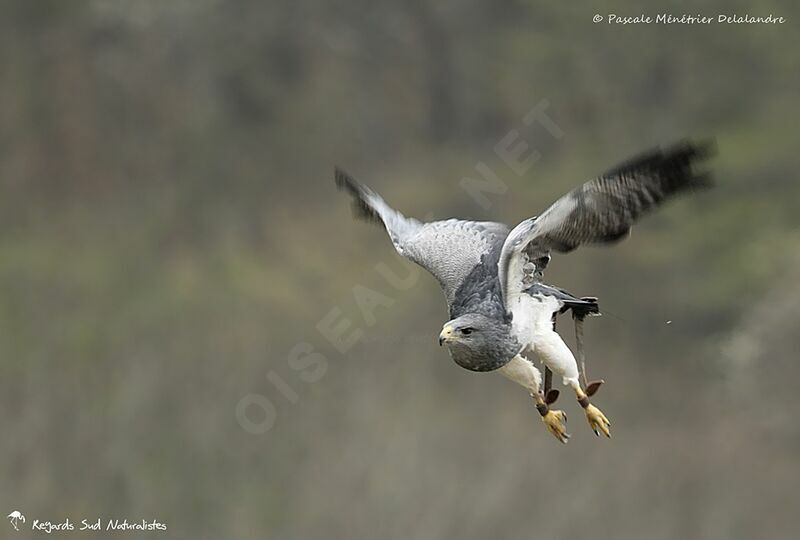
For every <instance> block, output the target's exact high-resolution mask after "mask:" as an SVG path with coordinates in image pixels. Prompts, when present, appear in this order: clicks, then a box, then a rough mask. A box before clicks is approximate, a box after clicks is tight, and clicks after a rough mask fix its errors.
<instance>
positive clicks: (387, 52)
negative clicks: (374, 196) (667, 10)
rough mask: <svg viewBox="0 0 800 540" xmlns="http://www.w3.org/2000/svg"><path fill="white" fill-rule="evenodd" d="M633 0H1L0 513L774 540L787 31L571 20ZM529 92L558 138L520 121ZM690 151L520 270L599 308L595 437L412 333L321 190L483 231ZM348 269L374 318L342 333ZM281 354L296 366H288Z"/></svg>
mask: <svg viewBox="0 0 800 540" xmlns="http://www.w3.org/2000/svg"><path fill="white" fill-rule="evenodd" d="M567 4H569V5H567ZM642 9H643V8H642V7H641V5H640V4H638V3H634V2H631V1H620V2H615V3H613V4H611V3H608V4H606V5H605V6H603V5H602V4H601V6H597V5H594V6H589V5H585V4H583V3H578V4H575V3H561V4H558V3H552V2H547V3H545V2H541V3H535V4H534V3H529V2H522V1H518V0H499V1H495V2H476V1H467V2H459V3H454V2H443V3H441V2H425V1H424V0H408V1H403V2H385V1H377V2H375V1H371V2H368V1H366V0H354V1H351V2H347V3H330V2H323V1H321V0H301V1H294V2H291V1H275V2H223V1H221V0H191V1H189V0H181V1H178V0H175V1H172V2H159V1H155V0H138V1H137V0H116V1H111V0H108V1H104V0H96V1H84V2H63V1H57V0H38V1H31V0H18V1H14V0H8V1H4V2H2V3H0V74H1V75H0V190H1V191H0V193H1V196H0V225H2V228H0V295H1V296H0V298H1V301H0V368H2V375H0V381H2V382H0V428H2V433H3V435H2V447H0V448H1V449H2V450H1V453H0V464H2V469H0V470H2V478H1V481H0V485H2V490H1V491H0V508H2V509H7V510H8V512H10V511H11V510H13V509H19V510H21V511H22V512H23V513H24V514H26V515H27V516H28V519H29V520H30V519H32V518H37V517H38V518H39V519H63V518H64V517H68V516H69V517H70V518H71V519H72V520H75V519H78V521H79V520H80V518H81V517H84V516H86V517H92V516H105V517H119V518H122V517H128V518H129V519H131V518H132V519H140V518H142V517H145V518H156V519H160V520H161V521H163V522H166V523H167V524H168V526H169V531H168V533H167V535H168V537H170V538H264V537H268V538H304V539H305V538H403V539H405V538H487V537H497V538H523V537H524V538H531V537H533V538H539V537H542V538H560V539H570V538H587V537H592V538H616V539H620V538H631V539H640V538H647V539H661V538H663V539H671V538H677V537H682V538H720V539H739V538H741V539H746V538H754V537H760V538H793V537H794V534H796V530H797V527H798V525H800V518H798V516H797V497H796V492H797V483H798V480H800V463H798V455H799V452H800V428H798V426H799V425H800V424H799V423H798V421H797V418H798V416H797V415H798V413H800V401H798V399H797V390H796V387H797V384H796V381H797V380H798V379H800V367H799V366H798V362H797V350H798V349H797V346H798V344H799V343H798V338H797V329H798V326H799V325H798V322H799V321H800V307H799V306H800V235H798V225H800V202H799V201H800V184H799V183H798V182H797V174H796V171H797V170H798V167H800V157H798V152H797V148H796V146H797V126H798V124H800V108H799V107H798V94H797V89H798V87H799V86H800V70H798V67H800V63H799V62H798V60H800V49H798V48H797V47H796V35H797V27H796V24H797V22H798V21H800V11H799V10H798V9H797V7H796V6H795V4H794V3H791V2H788V1H776V2H765V1H753V2H743V1H742V2H733V3H731V2H719V1H718V2H711V3H708V4H707V5H706V6H705V7H703V8H702V13H706V14H710V15H716V14H717V13H727V12H736V13H739V14H744V13H745V12H749V13H751V14H754V15H766V14H768V13H769V12H772V13H774V14H775V15H781V16H784V17H786V18H787V19H788V23H787V24H784V25H780V26H755V25H711V26H708V27H699V26H676V25H672V26H654V25H653V26H626V27H616V26H615V27H609V26H607V25H605V24H597V25H596V24H592V22H591V17H592V15H593V14H594V13H595V12H597V13H601V14H605V13H608V12H615V13H620V14H623V13H624V14H638V13H639V12H640V11H642ZM653 9H655V8H653ZM696 9H699V8H696ZM671 12H672V13H675V14H680V13H682V11H679V10H677V8H676V10H673V11H671ZM692 12H694V11H692ZM653 13H656V12H653ZM542 99H546V100H547V101H548V102H549V103H550V108H549V109H548V112H549V113H550V114H551V115H552V116H553V118H554V119H555V120H556V121H557V122H558V125H559V126H560V127H561V128H562V129H563V130H564V132H565V134H566V135H565V137H564V138H563V139H561V140H554V139H553V138H552V137H550V136H549V135H548V134H547V133H546V132H544V131H542V130H537V129H534V128H530V129H526V128H524V126H522V125H521V119H522V116H523V115H524V114H525V113H526V112H527V111H528V110H530V108H531V107H533V106H534V105H536V104H537V103H538V102H540V100H542ZM512 128H513V129H518V130H520V132H521V134H522V135H523V136H524V137H525V139H526V140H528V141H529V143H530V144H531V146H532V147H534V148H536V149H538V150H539V151H540V152H541V154H542V159H541V160H540V161H538V162H537V163H536V165H535V166H534V167H533V169H532V171H531V173H530V174H528V175H525V176H524V177H518V176H517V175H516V174H514V173H513V172H512V171H511V170H510V169H508V167H507V166H505V165H504V164H503V163H502V162H501V161H500V160H499V159H498V158H497V156H496V155H495V154H494V152H493V150H492V148H493V146H494V145H495V143H496V142H497V141H498V140H500V138H501V137H502V136H504V135H505V134H506V133H507V132H508V131H509V130H510V129H512ZM687 135H688V136H706V135H714V136H716V139H717V143H718V148H719V155H718V157H717V159H716V161H715V170H716V176H717V179H718V182H719V186H718V188H717V189H716V190H714V191H713V192H710V193H706V194H703V195H701V196H698V197H695V198H692V199H690V200H683V201H678V202H676V203H675V204H672V205H671V206H670V207H669V208H668V209H667V210H666V211H663V212H661V213H659V214H657V215H655V216H652V217H650V218H648V219H647V220H646V221H645V222H643V223H642V224H641V226H639V227H637V228H636V229H635V231H634V234H633V237H632V238H631V239H630V240H628V241H627V242H625V243H623V244H621V245H619V246H617V247H616V248H615V249H612V250H599V249H586V250H582V251H580V252H577V253H575V254H572V255H570V256H569V257H561V258H557V259H554V261H553V263H552V264H551V268H550V271H549V275H548V278H549V281H550V282H552V283H554V284H557V285H560V286H563V287H565V288H567V289H569V290H571V291H573V292H575V293H577V294H583V295H588V294H593V295H597V296H599V297H600V300H601V307H603V309H604V311H605V313H606V316H604V317H602V318H599V319H593V320H591V321H590V322H589V324H588V325H587V346H588V353H589V366H590V372H591V374H592V375H594V376H597V377H600V376H602V377H604V378H605V379H606V380H607V385H606V386H605V387H604V388H603V390H602V391H601V392H600V393H599V395H598V399H597V401H598V403H599V404H600V405H601V406H602V407H603V408H604V410H605V411H606V412H607V413H608V415H609V417H610V418H611V420H612V422H613V424H614V426H613V433H614V439H613V440H611V441H606V440H596V439H595V438H594V436H593V435H591V432H590V431H589V429H588V428H587V426H586V425H585V424H584V420H583V419H582V418H581V413H580V411H579V409H578V408H577V406H576V405H575V404H574V403H572V402H571V400H569V399H566V398H564V403H563V407H564V408H565V409H566V410H567V411H568V413H569V414H570V415H571V416H570V428H571V431H572V433H573V439H572V441H571V442H570V444H569V445H568V446H566V447H561V446H559V445H558V444H557V443H556V442H555V441H554V440H553V439H552V438H551V437H550V436H549V435H548V434H546V432H545V430H544V429H543V427H542V426H541V425H540V421H539V419H538V416H537V414H536V411H535V409H534V408H533V406H532V404H531V402H530V399H529V398H528V397H527V395H526V394H525V392H524V391H522V390H521V389H520V388H518V387H515V386H514V385H513V384H512V383H510V382H508V381H505V380H502V379H501V378H500V377H498V376H493V375H475V374H470V373H468V372H466V371H463V370H461V369H459V368H457V367H456V366H455V365H454V364H452V362H451V361H450V360H449V359H448V358H447V356H446V353H445V352H444V351H443V350H441V349H439V348H438V347H436V346H435V337H436V335H437V334H438V330H439V328H440V325H441V324H442V323H443V322H444V321H445V320H446V312H445V308H444V302H443V300H442V297H441V294H440V292H439V290H438V287H437V285H436V283H435V281H434V280H433V279H432V278H430V277H429V276H427V275H423V274H420V276H419V280H418V282H417V283H416V284H415V285H414V286H413V287H411V288H410V289H409V290H407V291H397V290H395V289H393V288H392V287H391V286H389V285H387V283H386V282H385V281H384V280H383V278H381V276H380V274H379V273H378V272H376V270H375V265H376V264H378V263H381V262H383V263H385V264H387V265H388V266H389V267H390V268H392V269H394V270H395V271H397V272H398V273H400V274H402V273H403V270H402V268H403V267H402V266H401V264H402V263H401V260H400V258H399V257H398V256H397V255H395V254H394V253H393V251H392V249H391V245H390V243H389V241H388V239H387V238H386V237H385V235H384V234H383V233H382V231H381V230H380V229H378V228H375V227H370V226H367V225H365V224H363V223H356V222H354V221H353V220H352V219H351V216H350V213H349V208H348V205H347V203H346V200H345V199H344V197H343V196H341V195H339V194H337V193H336V192H335V189H334V186H333V181H332V170H333V166H334V165H335V164H340V165H342V166H344V167H345V168H347V169H348V170H350V171H352V172H353V173H354V174H355V175H356V176H357V177H359V178H360V179H362V180H363V181H365V182H368V183H370V184H371V185H372V186H373V187H374V188H376V189H377V190H378V191H380V192H381V193H382V194H383V195H384V196H385V197H386V198H387V200H388V201H389V202H390V203H392V204H394V205H395V206H397V207H398V208H399V209H401V210H403V211H405V212H406V213H408V214H410V215H415V216H417V217H422V216H425V215H426V214H428V213H429V212H430V213H431V214H432V215H433V216H435V217H437V218H445V217H450V216H459V217H475V218H481V219H496V220H501V221H506V222H508V223H511V224H514V223H516V222H518V221H519V220H521V219H523V218H525V217H528V216H530V215H534V214H536V213H537V212H539V211H540V210H541V209H543V208H544V207H545V206H546V205H547V204H549V202H550V201H552V200H553V199H554V198H555V197H557V196H558V195H559V194H560V193H562V192H564V191H565V190H567V189H569V188H570V187H572V186H573V185H575V184H576V183H578V182H580V181H583V180H586V179H588V178H590V177H591V176H593V175H594V174H597V173H599V172H602V171H603V170H605V169H606V168H608V167H610V166H612V165H614V164H615V163H616V162H617V161H619V160H621V159H624V158H626V157H628V156H630V155H631V154H634V153H635V152H638V151H640V150H643V149H646V148H649V147H651V146H654V145H656V144H662V143H668V142H670V141H673V140H675V139H678V138H681V137H684V136H687ZM479 161H484V162H486V163H487V164H488V165H489V166H490V167H491V168H492V169H493V170H495V171H496V172H497V174H498V175H499V176H500V177H501V178H502V179H503V181H504V182H506V183H507V184H508V186H509V190H508V192H507V193H506V194H504V195H501V196H492V197H491V200H492V206H491V207H490V208H489V209H487V210H484V209H483V208H481V207H480V206H478V205H477V204H475V202H474V201H473V200H472V199H471V198H470V197H469V196H468V195H467V194H466V193H465V192H464V191H463V190H461V189H460V188H459V180H460V179H461V178H462V177H464V176H475V172H474V167H475V165H476V163H478V162H479ZM355 285H364V286H367V287H370V288H372V289H374V290H376V291H379V292H381V293H382V294H384V295H387V296H389V297H390V298H391V299H392V300H393V301H394V303H393V305H392V306H391V307H389V308H386V309H382V308H379V309H377V310H376V316H377V322H376V323H375V324H374V325H371V326H369V325H367V324H366V323H365V321H364V319H363V315H362V314H361V312H360V311H359V309H358V307H357V305H356V304H355V302H354V300H353V297H352V288H353V287H354V286H355ZM333 308H338V309H341V310H342V313H343V314H344V316H346V317H348V318H349V319H351V320H352V322H353V325H354V327H360V328H363V329H364V333H365V334H364V339H362V340H361V341H360V342H359V343H358V344H357V345H356V346H354V347H353V348H352V349H350V350H349V351H347V353H346V354H340V353H339V352H338V351H337V350H336V349H335V348H334V347H332V346H331V345H330V344H329V343H328V342H327V341H326V339H325V338H324V337H323V336H322V335H321V334H320V333H319V332H318V331H317V329H316V325H317V323H318V322H319V321H320V319H322V317H323V316H325V315H326V314H327V313H328V312H329V311H330V310H331V309H333ZM667 321H671V324H667ZM561 329H562V330H563V331H564V333H565V334H566V335H567V336H569V335H570V334H571V324H569V323H567V322H566V321H565V322H563V323H562V324H561ZM301 342H308V343H310V344H311V345H312V346H313V347H314V349H315V351H317V352H320V353H322V354H323V355H325V357H326V358H327V360H328V362H327V371H326V372H325V374H324V375H323V376H322V377H321V379H320V380H318V381H316V382H313V383H309V382H306V381H305V380H304V379H303V378H302V377H301V376H300V375H301V374H300V373H299V372H298V371H296V370H293V369H292V368H291V366H290V365H289V363H288V355H289V351H290V350H291V349H292V348H293V347H294V346H295V345H296V344H297V343H301ZM270 373H271V374H273V375H272V376H273V378H274V377H275V375H276V374H277V376H278V377H280V378H281V379H282V380H283V381H285V383H286V384H287V385H288V386H289V387H290V388H291V391H292V392H293V393H294V394H295V395H296V397H297V399H296V400H294V401H295V402H294V403H293V402H292V400H289V399H287V398H286V397H285V396H284V395H283V394H282V393H281V392H280V391H279V389H278V388H277V387H276V385H275V384H274V383H273V382H270V380H268V379H267V375H268V374H270ZM253 393H255V394H260V395H263V396H265V397H267V398H268V399H269V400H270V402H271V403H273V404H274V406H275V407H276V409H277V417H276V419H275V423H274V427H273V428H272V429H271V430H269V431H268V433H266V434H263V435H253V434H250V433H248V432H247V431H245V430H244V429H243V428H242V427H241V426H240V425H239V422H238V421H237V417H236V414H235V410H236V406H237V403H239V400H240V399H241V398H242V397H243V396H245V395H246V394H253ZM0 527H2V525H0ZM9 530H10V529H9Z"/></svg>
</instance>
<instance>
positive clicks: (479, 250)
mask: <svg viewBox="0 0 800 540" xmlns="http://www.w3.org/2000/svg"><path fill="white" fill-rule="evenodd" d="M335 177H336V185H337V186H339V188H340V189H345V190H347V191H348V192H350V194H351V195H353V197H354V210H355V214H356V217H360V218H362V219H367V220H371V221H377V222H380V223H382V224H383V226H384V228H385V229H386V232H387V233H388V234H389V237H390V238H391V240H392V243H393V244H394V247H395V249H396V250H397V252H398V253H400V255H403V256H404V257H407V258H409V259H411V260H412V261H414V262H415V263H417V264H418V265H420V266H421V267H423V268H425V269H426V270H427V271H428V272H430V273H431V274H433V276H434V277H435V278H436V279H437V280H438V281H439V284H440V285H441V286H442V289H443V290H444V294H445V298H446V299H447V304H448V306H451V305H452V304H453V302H454V301H455V297H456V291H457V290H458V289H459V287H461V285H462V284H463V282H464V280H465V279H466V278H467V276H469V275H470V273H471V272H472V271H473V270H474V268H475V266H476V265H478V264H480V262H481V257H483V256H484V255H487V254H490V253H494V252H496V255H495V260H496V258H497V257H499V255H500V248H501V247H502V245H503V240H505V238H506V236H507V235H508V231H509V227H508V226H507V225H503V224H502V223H493V222H490V221H466V220H460V219H448V220H445V221H433V222H429V223H421V222H419V221H417V220H416V219H412V218H407V217H405V216H404V215H403V214H401V213H400V212H398V211H397V210H394V209H393V208H391V207H389V205H387V204H386V203H385V202H384V200H383V199H382V198H381V197H380V196H379V195H378V194H377V193H375V192H374V191H372V190H371V189H369V188H368V187H366V186H364V185H362V184H360V183H359V182H357V181H356V180H355V179H353V177H351V176H350V175H349V174H347V173H346V172H344V171H343V170H341V169H339V168H337V169H336V176H335Z"/></svg>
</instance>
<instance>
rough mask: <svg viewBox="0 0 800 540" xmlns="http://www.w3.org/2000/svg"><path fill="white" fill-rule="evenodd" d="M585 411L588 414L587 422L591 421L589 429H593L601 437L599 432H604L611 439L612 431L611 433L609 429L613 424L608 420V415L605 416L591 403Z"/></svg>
mask: <svg viewBox="0 0 800 540" xmlns="http://www.w3.org/2000/svg"><path fill="white" fill-rule="evenodd" d="M584 411H585V412H586V420H588V421H589V427H590V428H592V431H594V434H595V435H597V436H598V437H599V436H600V433H599V432H600V431H602V432H603V435H605V436H606V437H608V438H609V439H610V438H611V431H609V428H610V427H611V422H609V421H608V418H606V415H604V414H603V411H601V410H600V409H598V408H597V407H595V406H594V405H592V404H591V403H590V404H589V405H587V406H586V408H585V409H584Z"/></svg>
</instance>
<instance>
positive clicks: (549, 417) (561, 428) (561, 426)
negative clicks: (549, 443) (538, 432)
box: [542, 409, 569, 444]
mask: <svg viewBox="0 0 800 540" xmlns="http://www.w3.org/2000/svg"><path fill="white" fill-rule="evenodd" d="M542 422H544V425H545V426H547V431H549V432H550V433H552V434H553V436H554V437H555V438H556V439H558V440H559V441H561V442H562V443H564V444H567V441H568V440H569V433H567V425H566V424H567V415H566V414H564V411H554V410H552V409H551V410H549V411H547V413H546V414H545V415H544V416H542Z"/></svg>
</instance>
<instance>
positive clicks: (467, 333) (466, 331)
mask: <svg viewBox="0 0 800 540" xmlns="http://www.w3.org/2000/svg"><path fill="white" fill-rule="evenodd" d="M461 333H462V334H464V335H465V336H468V335H470V334H471V333H472V328H462V329H461Z"/></svg>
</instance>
